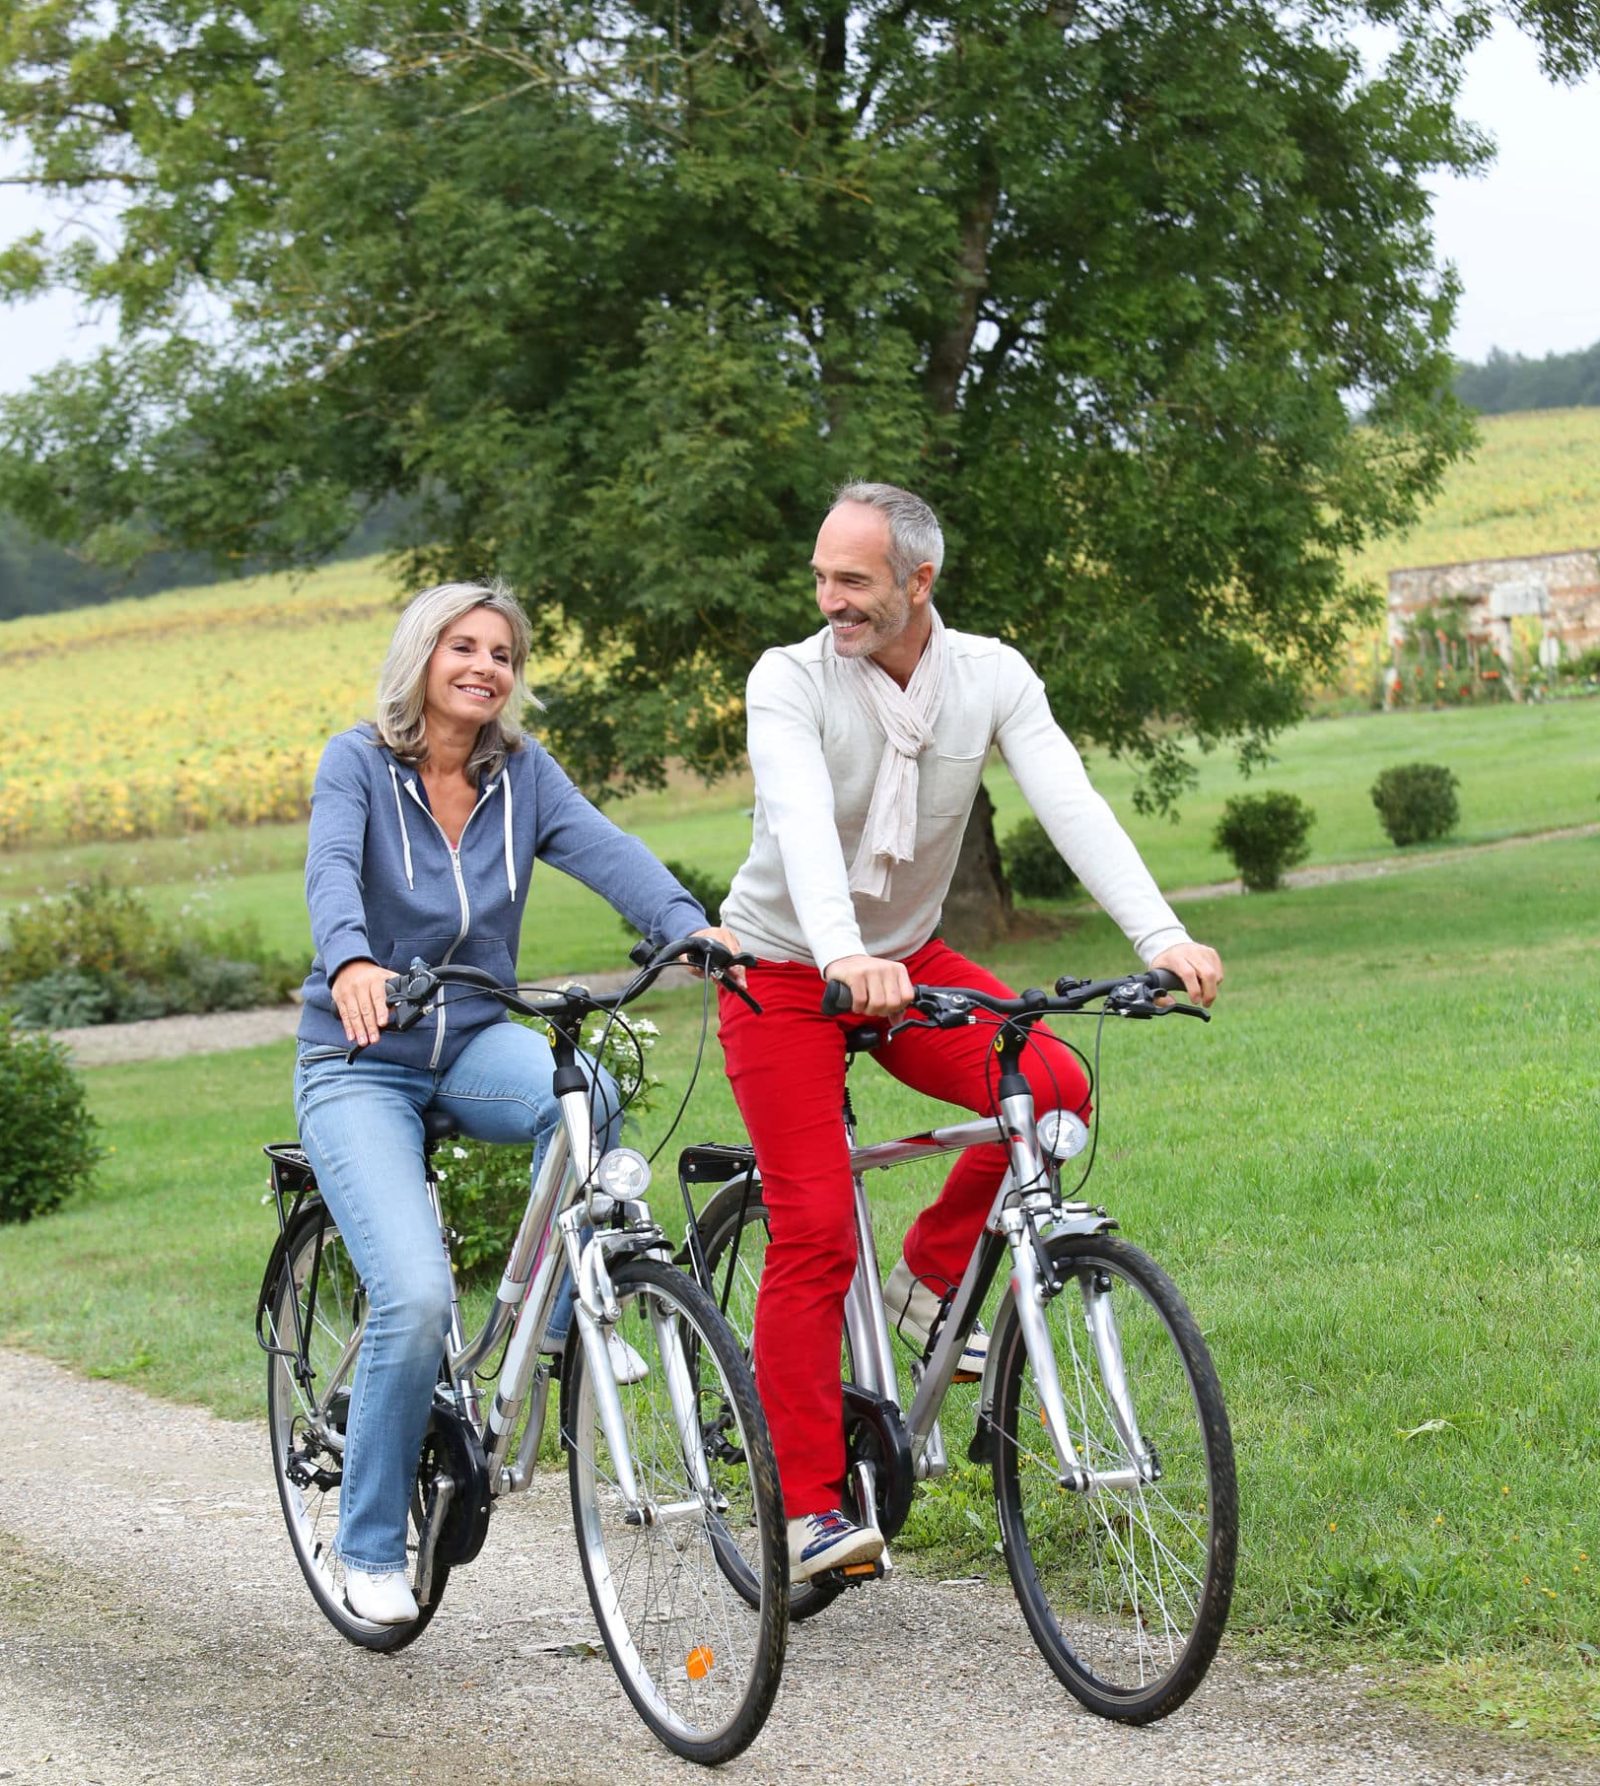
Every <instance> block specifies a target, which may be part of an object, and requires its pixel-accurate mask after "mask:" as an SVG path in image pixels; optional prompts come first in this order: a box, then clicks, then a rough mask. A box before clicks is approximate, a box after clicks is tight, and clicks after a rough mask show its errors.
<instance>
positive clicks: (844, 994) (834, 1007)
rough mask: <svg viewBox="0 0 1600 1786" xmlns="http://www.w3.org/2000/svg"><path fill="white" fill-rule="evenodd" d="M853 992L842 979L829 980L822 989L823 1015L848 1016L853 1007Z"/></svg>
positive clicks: (854, 1000)
mask: <svg viewBox="0 0 1600 1786" xmlns="http://www.w3.org/2000/svg"><path fill="white" fill-rule="evenodd" d="M855 1002H856V997H855V994H854V993H853V992H852V991H851V990H850V988H849V987H848V986H846V985H845V983H844V981H843V980H830V981H829V982H828V983H827V985H826V986H824V987H823V989H822V1014H823V1016H824V1017H848V1016H849V1015H850V1013H851V1011H852V1010H853V1009H854V1008H855Z"/></svg>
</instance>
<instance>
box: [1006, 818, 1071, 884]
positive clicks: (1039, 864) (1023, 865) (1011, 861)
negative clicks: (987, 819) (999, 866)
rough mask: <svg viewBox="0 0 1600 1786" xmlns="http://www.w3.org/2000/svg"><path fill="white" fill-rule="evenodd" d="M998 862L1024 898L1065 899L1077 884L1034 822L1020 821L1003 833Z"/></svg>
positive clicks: (1043, 831) (1037, 823) (1044, 832)
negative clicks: (1003, 840) (1003, 866)
mask: <svg viewBox="0 0 1600 1786" xmlns="http://www.w3.org/2000/svg"><path fill="white" fill-rule="evenodd" d="M1000 859H1001V861H1002V862H1003V863H1004V865H1005V871H1006V879H1007V880H1009V881H1010V882H1011V886H1012V890H1013V891H1014V892H1017V893H1020V894H1022V895H1023V897H1024V898H1027V899H1065V898H1067V896H1068V895H1069V894H1070V893H1071V892H1072V890H1073V888H1074V887H1076V886H1077V884H1078V877H1077V876H1076V875H1075V874H1074V873H1073V872H1072V870H1071V869H1070V868H1068V866H1067V865H1066V863H1065V862H1063V861H1062V859H1061V852H1060V851H1059V850H1058V849H1057V848H1056V846H1055V845H1054V844H1053V843H1052V842H1051V841H1050V833H1049V832H1048V831H1046V830H1045V828H1044V826H1043V825H1041V824H1040V823H1039V821H1038V820H1037V819H1024V820H1023V821H1022V822H1021V823H1020V824H1019V825H1015V826H1013V827H1012V829H1011V830H1009V831H1008V832H1007V833H1006V840H1005V842H1004V843H1003V844H1002V845H1001V846H1000Z"/></svg>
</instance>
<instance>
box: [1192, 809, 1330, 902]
mask: <svg viewBox="0 0 1600 1786" xmlns="http://www.w3.org/2000/svg"><path fill="white" fill-rule="evenodd" d="M1316 816H1317V815H1316V814H1315V813H1314V812H1313V811H1312V810H1311V808H1310V807H1309V806H1307V805H1306V803H1305V801H1304V800H1302V799H1301V798H1300V797H1299V795H1298V794H1284V793H1279V792H1276V791H1269V792H1267V793H1264V794H1235V795H1233V796H1232V798H1231V799H1229V800H1228V802H1227V803H1226V805H1224V807H1223V809H1222V817H1221V818H1220V819H1219V820H1218V821H1217V828H1216V830H1215V831H1213V832H1212V834H1211V837H1212V842H1213V843H1215V845H1216V846H1217V848H1218V849H1219V850H1223V851H1225V852H1226V853H1227V855H1228V856H1229V858H1230V859H1231V860H1232V862H1233V865H1234V867H1235V868H1236V869H1238V871H1239V878H1240V880H1242V881H1243V882H1244V887H1245V891H1246V892H1247V893H1270V892H1272V890H1273V889H1274V888H1275V887H1281V886H1282V885H1283V876H1284V871H1285V870H1286V869H1290V868H1293V867H1294V866H1295V864H1296V863H1297V862H1304V861H1305V859H1306V857H1307V856H1309V855H1310V854H1311V846H1310V844H1308V843H1307V842H1306V838H1307V837H1308V836H1309V834H1310V831H1311V827H1312V825H1314V824H1315V823H1316Z"/></svg>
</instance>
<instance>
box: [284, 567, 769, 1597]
mask: <svg viewBox="0 0 1600 1786" xmlns="http://www.w3.org/2000/svg"><path fill="white" fill-rule="evenodd" d="M528 647H529V632H528V623H527V620H526V618H525V616H524V615H523V613H522V610H521V609H520V608H519V607H518V605H517V604H516V602H515V601H514V600H513V599H512V598H511V597H510V596H509V595H508V594H507V593H505V591H503V590H501V589H498V588H486V587H481V586H479V585H477V584H471V583H447V584H443V585H441V586H440V587H438V588H435V589H428V590H424V591H423V592H422V594H420V595H418V596H417V597H415V598H414V599H413V600H412V601H411V602H410V603H409V605H408V606H407V607H406V609H405V611H404V612H403V613H402V614H401V616H400V620H399V623H398V625H397V626H396V627H395V631H394V637H393V639H392V640H391V641H390V645H389V652H388V656H387V658H386V659H385V661H384V665H383V670H382V673H381V675H380V677H379V682H378V717H377V722H376V724H375V725H362V726H358V727H356V728H355V729H354V730H352V731H348V732H342V733H340V734H339V735H338V736H337V737H335V738H333V739H332V740H330V742H329V744H328V747H327V749H326V750H325V751H324V752H323V756H322V761H321V763H320V764H319V766H318V769H317V776H316V783H315V787H314V789H313V793H312V801H311V831H310V839H309V843H308V847H307V852H306V901H307V904H308V905H309V906H310V909H311V933H312V940H313V942H314V943H315V946H316V956H315V959H314V960H313V962H312V965H311V973H310V976H309V977H308V978H307V980H306V983H305V988H304V993H303V997H304V1001H305V1002H304V1011H303V1014H302V1017H301V1021H300V1041H299V1051H298V1057H297V1060H296V1065H295V1111H296V1115H297V1118H298V1120H299V1125H300V1139H301V1142H302V1145H303V1146H304V1147H305V1150H306V1154H307V1156H308V1157H309V1159H310V1161H311V1164H312V1166H313V1167H314V1169H315V1171H316V1175H317V1182H318V1184H319V1186H320V1187H321V1189H322V1193H323V1196H324V1197H325V1198H326V1199H327V1203H328V1206H329V1208H330V1209H331V1210H332V1212H333V1215H334V1219H335V1220H336V1221H337V1222H338V1224H339V1232H340V1233H341V1235H342V1236H343V1237H344V1241H345V1245H346V1246H347V1247H348V1249H349V1251H350V1256H351V1259H352V1260H353V1261H354V1264H355V1267H356V1270H357V1271H358V1272H359V1273H360V1275H361V1280H362V1283H363V1284H364V1285H365V1287H366V1292H367V1329H366V1337H365V1340H364V1341H363V1344H362V1348H361V1356H360V1359H359V1362H358V1364H357V1368H356V1376H355V1383H354V1385H353V1389H352V1394H351V1401H350V1412H349V1419H348V1424H347V1428H346V1434H345V1461H344V1481H343V1485H342V1491H341V1500H340V1519H339V1538H338V1548H339V1553H340V1556H341V1559H342V1561H343V1563H344V1568H345V1598H346V1601H347V1603H348V1605H349V1607H350V1610H351V1611H352V1612H354V1613H355V1614H356V1615H357V1616H358V1617H360V1618H364V1619H369V1620H371V1621H372V1622H374V1623H376V1624H398V1623H403V1622H404V1621H406V1620H407V1619H413V1618H415V1617H416V1616H417V1605H416V1601H415V1599H414V1598H413V1597H412V1593H411V1589H410V1587H409V1585H408V1584H407V1581H406V1576H405V1564H406V1551H405V1538H406V1518H407V1511H408V1506H409V1500H410V1493H411V1484H412V1481H413V1479H414V1476H415V1473H416V1465H417V1457H418V1454H419V1452H420V1450H421V1445H422V1437H423V1432H424V1429H425V1427H426V1425H427V1420H428V1410H429V1406H430V1403H431V1401H432V1396H433V1385H434V1382H435V1380H436V1377H437V1373H438V1367H439V1359H440V1355H441V1353H442V1351H443V1349H444V1345H445V1339H446V1334H447V1330H448V1325H449V1317H450V1300H451V1287H450V1272H449V1267H448V1264H447V1261H446V1258H445V1254H444V1249H443V1248H442V1247H441V1246H440V1244H439V1234H438V1228H437V1226H436V1224H435V1222H434V1218H433V1213H432V1210H431V1208H430V1206H429V1202H428V1197H427V1192H426V1188H425V1183H424V1178H423V1155H422V1112H423V1110H425V1109H426V1108H427V1107H428V1106H429V1105H437V1106H438V1107H439V1108H441V1109H443V1110H446V1111H448V1112H449V1113H450V1115H451V1116H452V1117H454V1118H455V1120H456V1122H457V1123H458V1125H459V1126H460V1128H461V1130H462V1132H463V1133H465V1134H468V1135H471V1136H474V1137H476V1138H477V1139H480V1140H484V1141H502V1142H520V1143H524V1144H532V1146H533V1149H534V1164H535V1168H537V1162H538V1154H539V1149H540V1146H541V1145H542V1143H543V1142H544V1140H545V1139H546V1138H547V1137H548V1136H549V1135H550V1134H551V1133H552V1131H553V1130H554V1129H555V1127H556V1125H557V1123H558V1122H559V1121H560V1110H559V1106H558V1104H557V1102H556V1100H555V1098H554V1096H553V1095H552V1093H551V1090H550V1081H551V1077H552V1075H553V1073H554V1070H555V1068H554V1062H553V1061H552V1059H551V1055H550V1049H549V1047H548V1045H547V1044H546V1042H545V1041H544V1039H543V1037H541V1036H539V1035H536V1034H535V1033H534V1032H533V1031H532V1030H529V1029H526V1028H524V1027H523V1026H522V1025H520V1024H515V1023H512V1022H510V1021H509V1020H508V1019H507V1016H506V1012H505V1010H504V1008H503V1007H502V1006H500V1005H499V1004H498V1003H496V1001H495V1000H493V999H491V998H489V997H487V996H485V995H474V996H469V997H458V996H455V995H454V994H453V995H452V997H451V999H450V1000H449V1001H448V1002H447V1001H446V1000H444V999H441V1000H439V1001H438V1005H437V1009H436V1011H435V1013H434V1015H433V1018H432V1020H431V1022H429V1021H427V1020H425V1021H424V1022H423V1023H420V1024H418V1025H417V1027H416V1028H415V1029H413V1030H410V1031H408V1032H407V1033H405V1034H403V1035H402V1034H400V1033H399V1032H397V1031H392V1030H388V1029H387V1028H386V1025H387V1022H388V1017H389V1011H388V1007H387V1005H386V1004H385V1002H384V982H385V981H386V980H387V979H388V978H389V976H390V975H392V974H393V973H395V972H396V971H397V970H399V969H402V968H405V967H407V966H408V965H409V964H410V962H411V960H412V959H413V957H417V956H420V957H421V958H422V959H423V960H424V961H427V962H430V963H434V964H437V963H439V962H442V961H446V960H449V961H452V962H457V963H468V964H470V965H472V966H475V967H481V968H486V969H487V970H488V971H489V972H490V973H492V974H493V975H494V976H495V978H496V979H497V980H499V981H502V982H509V981H511V980H514V979H515V978H516V966H515V964H516V960H517V945H518V938H519V933H520V931H521V928H522V916H523V911H524V908H525V907H526V905H527V900H528V884H529V880H530V878H531V875H532V872H533V865H534V862H535V861H536V860H539V861H546V862H549V863H551V864H552V865H553V866H554V867H557V868H560V869H563V870H565V872H567V873H568V874H571V875H574V876H575V877H576V878H577V879H579V880H581V881H582V882H584V884H585V885H586V886H589V887H592V888H594V889H595V891H596V892H598V893H601V894H603V895H604V896H605V898H607V899H608V900H610V902H611V903H612V905H614V906H615V907H616V909H617V910H618V911H619V912H621V913H622V915H623V916H624V917H626V918H627V919H628V920H629V921H630V922H631V923H633V924H634V925H636V926H637V927H638V928H639V929H640V930H641V931H643V932H644V933H645V935H646V936H647V937H649V938H650V940H651V941H652V942H653V943H657V944H660V943H662V942H665V941H667V940H669V939H670V938H673V937H678V936H683V935H685V934H686V933H688V932H691V931H692V932H695V933H697V934H700V935H704V936H710V937H713V938H714V939H715V940H717V941H718V942H721V943H724V944H726V945H727V947H728V948H730V949H737V947H738V944H737V943H736V942H735V940H734V938H733V936H732V935H731V933H730V932H728V931H726V930H722V929H718V928H714V927H711V926H708V925H707V923H706V916H705V913H704V912H703V911H702V910H701V909H700V907H699V905H698V904H697V903H696V902H695V900H694V899H693V898H692V897H691V896H690V895H689V894H688V893H686V892H685V891H684V889H683V888H682V887H680V886H679V885H678V883H677V881H675V880H674V879H673V877H672V876H671V875H670V874H669V873H668V872H667V871H666V869H664V868H663V867H662V866H661V864H660V863H659V862H657V861H656V860H655V858H654V857H653V856H652V855H651V854H650V852H649V851H648V850H647V849H646V848H645V847H644V845H643V844H642V843H640V842H639V841H638V839H637V838H633V837H629V836H627V835H626V834H625V833H624V832H621V831H619V830H618V829H617V828H616V826H615V825H613V824H612V823H611V822H610V820H608V819H606V818H603V817H602V816H601V815H600V813H598V812H597V811H596V810H595V808H594V807H593V806H591V805H590V803H589V802H588V801H587V800H586V799H584V797H583V796H582V795H581V794H580V793H579V792H578V790H577V789H576V788H575V787H574V786H573V785H572V783H571V782H570V781H569V780H568V779H567V777H566V775H565V774H564V773H563V772H562V770H561V769H560V768H559V767H558V766H557V764H556V763H555V761H554V760H553V759H552V758H551V757H550V756H549V755H548V754H547V753H546V752H545V751H544V750H543V749H541V748H540V746H539V745H537V744H536V743H534V742H533V741H532V740H530V739H527V738H525V737H524V736H523V735H522V731H521V728H520V726H519V725H518V723H517V716H518V715H519V713H520V712H521V711H522V709H523V706H524V705H525V703H526V702H527V701H528V699H529V697H528V693H527V689H526V687H525V686H524V684H523V668H524V665H525V663H526V661H527V656H528ZM352 1043H360V1044H361V1045H362V1047H363V1050H364V1052H362V1053H361V1054H359V1055H357V1056H356V1058H355V1059H354V1060H353V1061H351V1060H349V1059H347V1058H346V1056H347V1054H348V1051H349V1049H350V1046H351V1044H352ZM591 1074H592V1077H594V1079H595V1081H596V1094H597V1099H598V1101H599V1115H598V1117H597V1124H598V1126H601V1127H603V1128H604V1129H605V1130H606V1140H607V1142H608V1144H609V1142H610V1141H612V1140H614V1138H615V1129H616V1123H617V1116H616V1112H617V1100H616V1092H615V1087H614V1086H613V1085H612V1084H611V1082H610V1081H609V1079H608V1078H607V1077H606V1076H605V1074H604V1073H602V1072H600V1071H599V1070H598V1069H594V1068H591ZM629 1363H630V1361H628V1360H626V1359H624V1360H623V1362H622V1363H620V1364H619V1365H618V1370H619V1374H624V1373H625V1372H626V1370H627V1369H628V1365H629Z"/></svg>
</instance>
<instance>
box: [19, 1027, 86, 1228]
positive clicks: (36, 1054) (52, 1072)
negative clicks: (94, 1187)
mask: <svg viewBox="0 0 1600 1786" xmlns="http://www.w3.org/2000/svg"><path fill="white" fill-rule="evenodd" d="M94 1132H95V1123H94V1118H93V1117H92V1116H91V1115H90V1114H89V1108H88V1105H87V1103H86V1102H85V1100H84V1095H83V1082H82V1081H81V1080H80V1079H79V1078H78V1076H77V1074H76V1073H75V1072H73V1070H72V1065H71V1062H70V1061H69V1060H68V1059H67V1051H66V1049H65V1048H63V1047H62V1046H61V1044H60V1043H59V1042H53V1041H51V1039H50V1038H49V1037H48V1036H39V1035H30V1034H29V1033H28V1032H27V1031H26V1030H23V1029H19V1028H18V1027H17V1025H16V1024H15V1023H14V1022H13V1021H12V1019H11V1015H10V1013H9V1012H5V1011H0V1222H26V1221H29V1220H31V1219H32V1218H33V1217H34V1216H36V1215H47V1214H48V1213H49V1212H50V1211H51V1210H52V1209H55V1208H56V1207H58V1206H59V1205H60V1204H62V1203H64V1202H65V1201H66V1199H67V1198H68V1197H69V1196H71V1195H72V1193H73V1192H74V1191H76V1190H77V1189H78V1188H79V1186H80V1185H82V1184H84V1183H86V1182H87V1180H88V1178H89V1175H90V1173H91V1172H92V1171H93V1170H94V1163H95V1161H96V1160H97V1159H99V1157H100V1149H99V1147H98V1146H97V1145H96V1143H95V1138H94Z"/></svg>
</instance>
